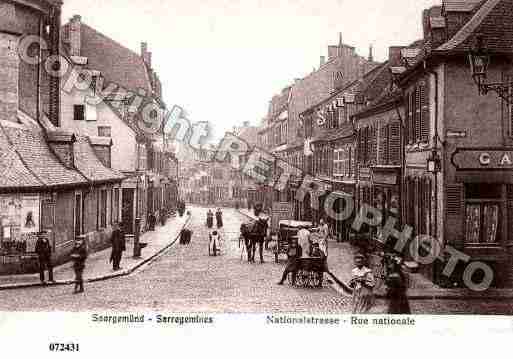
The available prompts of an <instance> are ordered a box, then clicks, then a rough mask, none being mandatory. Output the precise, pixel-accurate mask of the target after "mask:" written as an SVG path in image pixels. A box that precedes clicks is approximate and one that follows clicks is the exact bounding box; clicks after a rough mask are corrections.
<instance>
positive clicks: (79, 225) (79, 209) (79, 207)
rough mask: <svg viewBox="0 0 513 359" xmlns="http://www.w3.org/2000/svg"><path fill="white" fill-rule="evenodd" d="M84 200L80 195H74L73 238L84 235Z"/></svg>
mask: <svg viewBox="0 0 513 359" xmlns="http://www.w3.org/2000/svg"><path fill="white" fill-rule="evenodd" d="M83 214H84V200H83V196H82V193H76V194H75V236H80V235H81V234H83V233H84V215H83Z"/></svg>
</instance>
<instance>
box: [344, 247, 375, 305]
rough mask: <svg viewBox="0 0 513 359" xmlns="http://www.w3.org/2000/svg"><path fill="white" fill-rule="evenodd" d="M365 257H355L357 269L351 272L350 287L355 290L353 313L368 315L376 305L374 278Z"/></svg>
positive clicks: (359, 255)
mask: <svg viewBox="0 0 513 359" xmlns="http://www.w3.org/2000/svg"><path fill="white" fill-rule="evenodd" d="M364 260H365V257H364V256H363V255H362V254H357V255H355V257H354V263H355V266H356V267H355V268H354V269H353V270H352V271H351V275H352V278H351V281H350V282H349V286H350V287H351V288H353V313H354V314H357V313H367V312H369V310H370V309H371V308H372V306H373V304H374V294H373V292H372V289H373V288H374V285H375V283H374V276H373V275H372V271H371V270H370V269H369V268H368V267H366V266H365V265H364Z"/></svg>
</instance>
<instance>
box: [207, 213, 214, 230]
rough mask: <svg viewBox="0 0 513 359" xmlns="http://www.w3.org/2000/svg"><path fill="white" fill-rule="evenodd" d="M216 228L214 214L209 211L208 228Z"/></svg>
mask: <svg viewBox="0 0 513 359" xmlns="http://www.w3.org/2000/svg"><path fill="white" fill-rule="evenodd" d="M213 226H214V214H213V213H212V211H211V210H210V209H209V210H208V212H207V227H208V228H212V227H213Z"/></svg>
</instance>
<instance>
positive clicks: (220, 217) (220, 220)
mask: <svg viewBox="0 0 513 359" xmlns="http://www.w3.org/2000/svg"><path fill="white" fill-rule="evenodd" d="M216 222H217V228H222V227H223V212H222V211H221V208H218V209H217V212H216Z"/></svg>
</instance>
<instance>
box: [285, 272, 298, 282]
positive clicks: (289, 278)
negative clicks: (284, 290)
mask: <svg viewBox="0 0 513 359" xmlns="http://www.w3.org/2000/svg"><path fill="white" fill-rule="evenodd" d="M287 280H288V282H289V284H290V285H292V273H289V274H288V275H287ZM296 284H297V276H296Z"/></svg>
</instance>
